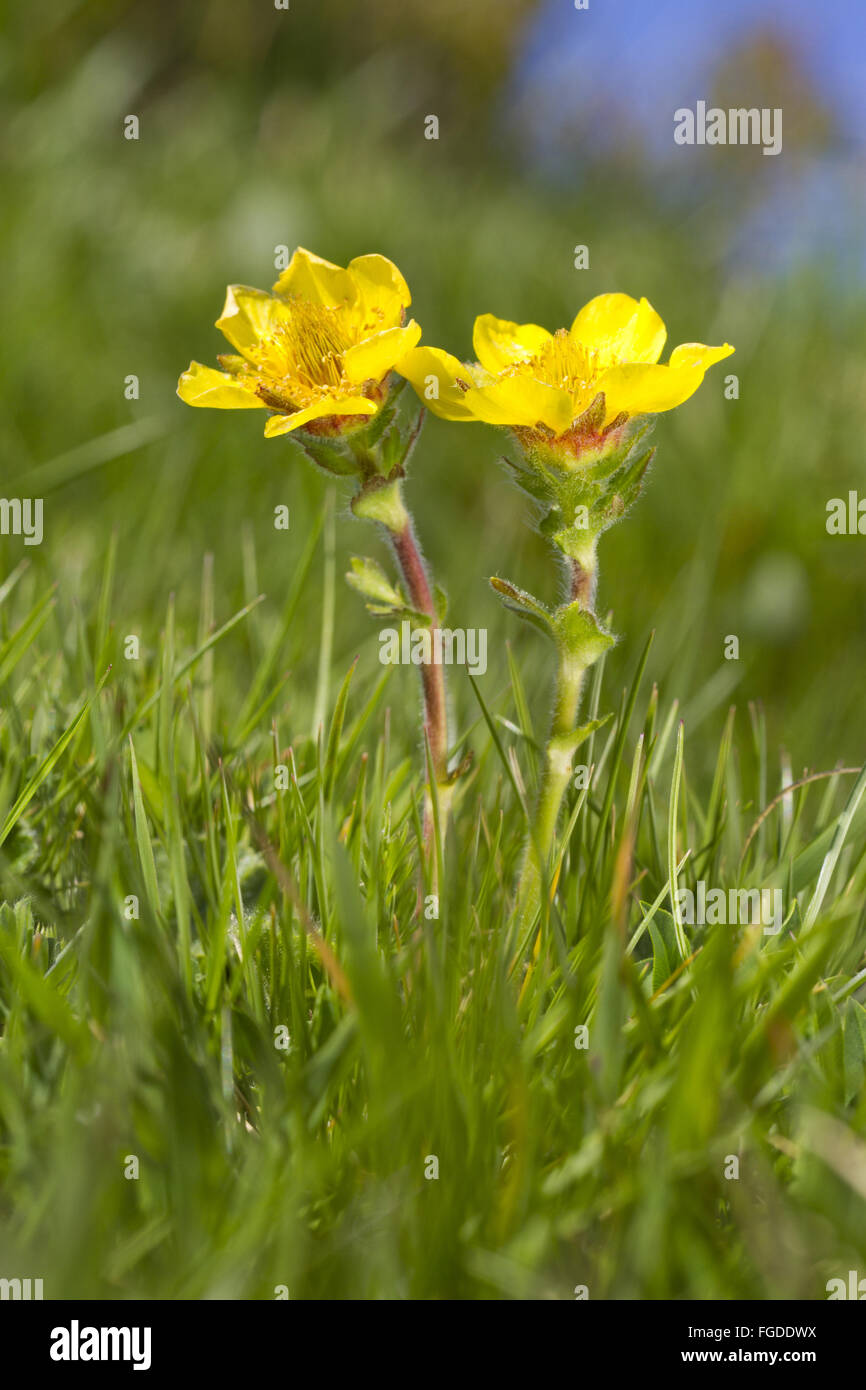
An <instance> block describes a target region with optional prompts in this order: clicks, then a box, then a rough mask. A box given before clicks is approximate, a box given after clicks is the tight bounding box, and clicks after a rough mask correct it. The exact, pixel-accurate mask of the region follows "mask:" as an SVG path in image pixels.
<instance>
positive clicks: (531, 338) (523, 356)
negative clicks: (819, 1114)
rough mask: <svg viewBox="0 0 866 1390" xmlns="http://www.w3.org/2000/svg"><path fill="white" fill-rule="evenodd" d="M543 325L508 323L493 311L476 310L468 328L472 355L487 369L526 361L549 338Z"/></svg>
mask: <svg viewBox="0 0 866 1390" xmlns="http://www.w3.org/2000/svg"><path fill="white" fill-rule="evenodd" d="M550 336H551V335H550V334H549V333H548V331H547V329H546V328H539V326H538V324H537V323H511V321H510V320H509V319H498V318H495V317H494V315H493V314H480V315H479V317H478V318H477V319H476V320H475V327H474V329H473V331H472V346H473V348H474V349H475V356H476V357H477V358H478V361H479V362H480V363H481V365H482V366H483V367H486V368H487V370H488V371H489V372H501V371H502V370H503V368H504V367H513V366H514V364H515V362H528V361H529V359H530V358H531V357H535V356H536V355H537V354H538V353H539V352H540V351H541V349H542V348H543V347H544V344H545V343H546V342H547V341H548V340H549V339H550Z"/></svg>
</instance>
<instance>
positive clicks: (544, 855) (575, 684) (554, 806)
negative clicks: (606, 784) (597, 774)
mask: <svg viewBox="0 0 866 1390" xmlns="http://www.w3.org/2000/svg"><path fill="white" fill-rule="evenodd" d="M569 565H570V590H569V592H570V601H571V603H574V604H577V606H578V607H580V608H582V609H586V610H587V611H588V612H592V611H593V605H594V601H595V583H596V567H595V560H594V557H593V560H592V562H591V563H589V562H586V561H585V562H584V563H581V562H580V561H579V560H575V559H571V560H569ZM591 664H592V661H587V660H586V659H585V658H583V657H582V656H580V655H579V654H577V653H575V652H574V651H572V650H570V649H569V647H568V645H567V643H566V642H565V641H562V640H561V641H560V642H559V643H558V647H557V670H556V685H555V692H554V705H553V718H552V720H551V727H550V734H549V737H548V740H547V747H546V748H545V753H544V770H543V772H542V777H541V786H540V788H539V792H538V800H537V802H536V805H535V811H534V814H533V818H532V822H531V824H530V830H529V837H528V839H527V843H526V850H525V852H524V857H523V867H522V869H521V873H520V880H519V882H518V885H517V912H518V918H517V920H518V926H519V929H520V931H521V933H523V932H524V931H526V930H528V929H529V927H530V926H531V925H532V923H533V921H534V920H535V917H536V915H537V913H538V910H539V908H540V906H541V895H542V892H543V889H544V883H545V880H546V877H547V874H548V870H549V861H550V854H551V850H552V848H553V842H554V838H555V835H556V825H557V821H558V820H559V810H560V807H561V805H562V798H563V797H564V795H565V791H566V788H567V787H568V784H569V781H570V779H571V775H572V751H571V747H570V741H571V738H572V735H573V734H574V731H575V726H576V724H577V711H578V707H579V704H580V693H581V687H582V685H583V677H584V673H585V671H586V669H587V667H588V666H590V665H591Z"/></svg>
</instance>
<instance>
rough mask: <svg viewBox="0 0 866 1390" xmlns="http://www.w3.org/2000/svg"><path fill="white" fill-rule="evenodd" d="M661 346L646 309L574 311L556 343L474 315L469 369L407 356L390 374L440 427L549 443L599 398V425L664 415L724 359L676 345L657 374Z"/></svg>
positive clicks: (531, 327)
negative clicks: (403, 380)
mask: <svg viewBox="0 0 866 1390" xmlns="http://www.w3.org/2000/svg"><path fill="white" fill-rule="evenodd" d="M666 337H667V330H666V329H665V326H664V324H663V323H662V320H661V319H660V318H659V316H658V314H657V313H656V311H655V309H653V307H652V305H651V304H649V303H648V302H647V300H646V299H641V300H640V301H638V300H636V299H632V298H631V296H630V295H627V294H601V295H598V296H597V297H596V298H595V299H591V300H590V301H589V303H588V304H586V305H584V307H583V308H582V309H581V311H580V313H579V314H578V315H577V318H576V319H575V320H574V323H573V324H572V325H571V328H570V329H565V328H560V329H559V330H558V331H557V332H556V333H548V331H547V329H546V328H540V327H539V326H538V324H535V323H523V324H518V323H510V322H509V321H508V320H506V319H497V318H494V316H493V315H492V314H482V315H481V316H480V317H479V318H477V319H476V320H475V331H474V334H473V346H474V348H475V354H476V357H477V358H478V361H477V362H475V363H463V362H460V361H458V359H457V358H456V357H452V356H451V354H450V353H447V352H443V351H442V350H441V349H439V348H431V347H415V348H413V349H412V350H411V351H410V352H408V353H407V354H406V356H405V357H404V358H403V359H402V361H401V362H399V363H398V364H397V370H398V371H399V372H400V373H401V374H402V375H403V376H405V377H407V378H408V380H409V381H410V382H411V383H412V385H413V386H414V387H415V390H416V391H417V392H418V395H419V396H421V398H422V399H423V400H424V401H425V402H426V403H427V404H428V405H429V407H430V409H431V410H432V411H433V412H434V413H435V414H436V415H441V416H443V417H444V418H445V419H446V420H483V421H485V422H486V423H487V424H490V425H506V426H510V427H512V428H523V429H529V430H535V429H537V428H538V426H543V427H544V430H545V432H547V431H550V432H552V433H553V434H554V435H555V436H557V437H558V436H560V435H563V434H566V433H567V432H568V431H569V430H570V429H571V426H572V424H573V423H574V421H575V420H577V419H578V418H579V417H580V416H581V415H582V414H583V413H584V411H585V410H586V409H587V408H588V407H589V406H590V405H591V404H592V402H593V401H594V400H595V398H596V397H597V396H598V395H599V394H600V393H602V392H603V393H604V399H605V413H604V422H605V424H609V423H610V422H611V421H613V420H615V419H616V418H617V417H619V416H622V415H625V416H633V415H655V414H656V413H657V412H659V411H663V410H672V409H673V407H674V406H677V405H681V404H682V402H683V401H686V400H688V398H689V396H691V395H693V394H694V392H695V391H696V390H697V389H698V387H699V386H700V384H701V382H702V381H703V378H704V373H705V371H706V370H707V368H708V367H711V366H712V365H713V363H714V362H719V361H721V359H722V358H723V357H728V356H729V355H730V354H731V353H732V352H733V351H734V349H733V348H732V347H730V345H729V344H728V343H725V344H724V345H723V346H722V347H705V346H704V344H703V343H684V344H682V346H680V347H677V348H674V350H673V352H672V353H671V356H670V359H669V361H668V362H667V363H665V364H662V363H660V362H659V357H660V356H661V353H662V349H663V347H664V344H665V339H666ZM431 378H432V380H431ZM437 393H438V394H437Z"/></svg>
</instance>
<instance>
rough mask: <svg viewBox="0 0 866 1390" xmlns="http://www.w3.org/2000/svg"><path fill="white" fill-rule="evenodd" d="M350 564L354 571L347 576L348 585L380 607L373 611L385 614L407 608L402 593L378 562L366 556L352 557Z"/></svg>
mask: <svg viewBox="0 0 866 1390" xmlns="http://www.w3.org/2000/svg"><path fill="white" fill-rule="evenodd" d="M349 563H350V564H351V566H352V569H351V572H350V573H349V574H347V575H346V583H347V584H348V585H349V587H350V588H351V589H355V590H356V592H357V593H359V594H363V596H364V598H366V599H369V600H370V602H371V603H375V604H377V605H379V606H378V607H377V608H376V609H375V610H373V611H375V612H380V613H385V612H388V611H389V610H392V609H393V610H396V609H398V608H404V607H405V605H406V600H405V599H404V597H403V595H402V593H401V592H400V590H399V589H398V588H396V587H395V586H394V585H393V584H392V583H391V581H390V579H389V578H388V576H387V575H386V573H385V571H384V570H383V569H382V566H381V565H380V564H379V563H378V561H377V560H372V559H370V558H369V557H368V556H365V555H352V556H351V557H350V560H349ZM382 605H384V606H382Z"/></svg>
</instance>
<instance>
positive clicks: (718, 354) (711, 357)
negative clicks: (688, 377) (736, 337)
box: [669, 343, 734, 371]
mask: <svg viewBox="0 0 866 1390" xmlns="http://www.w3.org/2000/svg"><path fill="white" fill-rule="evenodd" d="M733 351H734V349H733V348H732V347H731V345H730V343H723V344H722V346H721V347H705V346H704V344H703V343H681V344H680V346H679V347H675V348H674V350H673V352H672V353H671V360H670V363H669V366H671V367H701V368H702V370H703V371H706V369H707V367H712V365H713V363H714V362H721V360H722V358H723V357H730V355H731V353H732V352H733Z"/></svg>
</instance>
